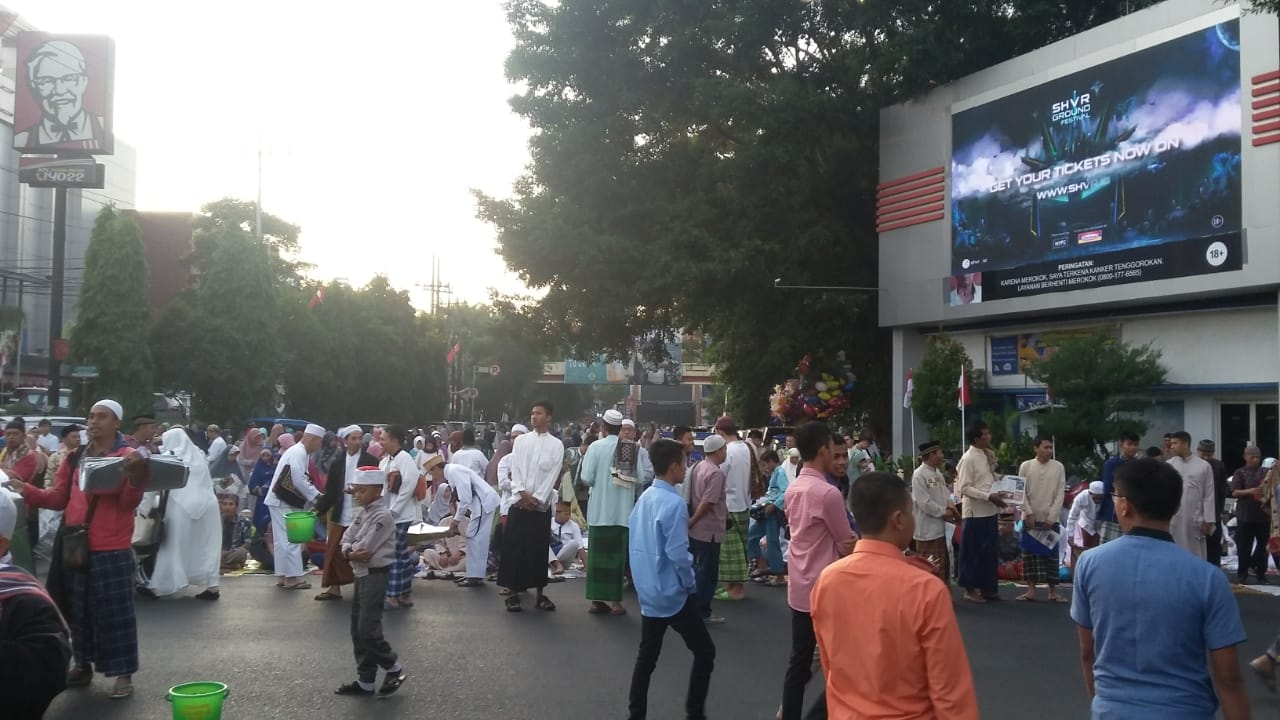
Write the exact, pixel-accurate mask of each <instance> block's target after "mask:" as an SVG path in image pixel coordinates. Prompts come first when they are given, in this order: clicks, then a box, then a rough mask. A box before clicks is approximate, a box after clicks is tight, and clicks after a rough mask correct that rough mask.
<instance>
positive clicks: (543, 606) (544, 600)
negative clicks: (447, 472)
mask: <svg viewBox="0 0 1280 720" xmlns="http://www.w3.org/2000/svg"><path fill="white" fill-rule="evenodd" d="M536 607H537V608H538V609H539V610H546V611H547V612H555V610H556V604H555V603H553V602H551V598H549V597H547V596H546V595H542V596H540V597H539V598H538V602H537V603H536Z"/></svg>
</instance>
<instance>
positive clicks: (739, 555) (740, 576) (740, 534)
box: [719, 510, 751, 583]
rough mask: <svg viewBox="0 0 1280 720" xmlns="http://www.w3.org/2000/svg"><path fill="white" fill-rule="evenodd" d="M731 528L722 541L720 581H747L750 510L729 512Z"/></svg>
mask: <svg viewBox="0 0 1280 720" xmlns="http://www.w3.org/2000/svg"><path fill="white" fill-rule="evenodd" d="M729 520H730V525H729V529H728V530H726V531H725V533H724V542H722V543H720V578H719V579H720V582H722V583H740V582H746V581H747V580H748V577H747V525H748V523H750V522H751V513H750V511H746V510H744V511H743V512H731V513H729Z"/></svg>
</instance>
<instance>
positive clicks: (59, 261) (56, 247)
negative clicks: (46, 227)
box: [19, 187, 67, 412]
mask: <svg viewBox="0 0 1280 720" xmlns="http://www.w3.org/2000/svg"><path fill="white" fill-rule="evenodd" d="M66 266H67V189H66V188H65V187H59V188H55V189H54V191H53V278H52V288H51V290H50V295H49V390H48V395H47V396H46V397H47V398H48V401H49V402H51V403H53V407H54V408H55V412H56V409H57V407H58V405H59V403H60V402H61V400H62V360H61V359H60V358H59V357H58V348H59V347H61V346H62V295H63V292H64V291H63V286H62V280H63V274H64V273H65V271H66ZM19 343H21V338H19ZM19 354H21V351H19Z"/></svg>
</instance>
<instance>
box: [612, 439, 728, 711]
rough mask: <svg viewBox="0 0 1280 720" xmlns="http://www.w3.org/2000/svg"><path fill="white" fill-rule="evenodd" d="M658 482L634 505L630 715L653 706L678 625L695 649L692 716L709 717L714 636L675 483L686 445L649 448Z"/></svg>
mask: <svg viewBox="0 0 1280 720" xmlns="http://www.w3.org/2000/svg"><path fill="white" fill-rule="evenodd" d="M649 458H650V460H652V461H653V470H654V475H655V478H654V481H653V485H651V486H650V487H649V489H648V490H645V491H644V494H643V495H641V496H640V499H639V500H637V501H636V506H635V507H634V508H633V509H632V510H631V522H630V523H629V525H630V527H631V528H632V530H631V538H630V539H631V542H630V556H631V581H632V584H633V585H634V586H635V589H636V596H637V597H638V598H639V600H640V614H641V622H640V652H639V654H638V655H637V656H636V667H635V670H634V672H633V673H632V675H631V696H630V711H631V714H630V718H631V720H644V718H645V717H646V715H647V713H648V706H649V678H650V676H651V675H653V669H654V668H655V667H657V665H658V655H659V654H660V653H661V652H662V638H663V636H664V635H666V633H667V628H668V627H670V628H671V629H673V630H675V631H676V632H677V633H679V634H680V637H682V638H684V643H685V645H686V646H688V648H689V650H691V651H692V652H693V669H692V670H690V671H689V694H688V696H687V697H686V699H685V716H686V718H688V720H705V718H706V704H707V689H708V688H709V687H710V685H711V670H712V668H713V667H714V666H715V659H716V646H715V644H714V643H712V642H711V635H710V634H709V633H708V632H707V628H706V625H705V624H704V623H703V622H702V616H701V615H700V614H699V612H698V605H697V601H696V600H695V598H694V592H695V590H696V589H697V585H696V583H695V582H694V578H693V556H692V555H690V554H689V509H688V507H686V505H685V501H684V499H683V498H681V497H680V492H679V491H678V490H676V488H675V486H676V485H678V484H680V483H681V482H683V481H684V473H685V457H684V447H683V446H681V445H680V443H678V442H675V441H674V440H658V441H657V442H655V443H654V444H653V446H652V447H650V448H649Z"/></svg>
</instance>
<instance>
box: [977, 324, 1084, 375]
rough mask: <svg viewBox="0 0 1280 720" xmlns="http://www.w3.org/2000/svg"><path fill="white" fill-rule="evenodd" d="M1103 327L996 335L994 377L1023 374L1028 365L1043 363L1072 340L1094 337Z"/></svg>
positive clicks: (992, 347)
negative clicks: (1040, 361)
mask: <svg viewBox="0 0 1280 720" xmlns="http://www.w3.org/2000/svg"><path fill="white" fill-rule="evenodd" d="M1098 329H1099V328H1097V327H1089V328H1072V329H1070V330H1049V331H1046V332H1040V333H1024V334H1021V335H1001V336H993V337H991V338H990V341H991V374H992V375H1020V374H1022V373H1024V372H1026V369H1027V366H1028V365H1030V364H1031V363H1033V362H1035V361H1037V360H1043V359H1045V358H1047V357H1049V356H1050V355H1052V354H1053V353H1054V352H1056V351H1057V349H1058V348H1059V347H1061V345H1062V343H1064V342H1066V341H1067V340H1069V339H1074V338H1078V337H1081V336H1084V335H1092V334H1093V333H1095V332H1097V331H1098Z"/></svg>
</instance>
